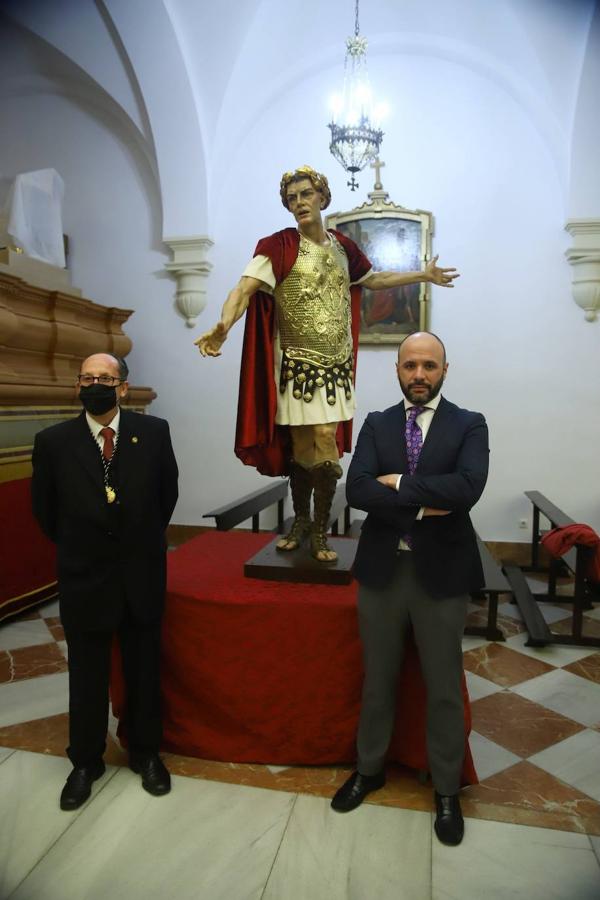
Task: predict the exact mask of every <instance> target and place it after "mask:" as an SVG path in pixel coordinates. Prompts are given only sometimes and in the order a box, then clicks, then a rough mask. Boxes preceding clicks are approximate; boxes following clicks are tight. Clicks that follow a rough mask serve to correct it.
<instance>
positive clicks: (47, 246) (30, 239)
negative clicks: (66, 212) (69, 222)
mask: <svg viewBox="0 0 600 900" xmlns="http://www.w3.org/2000/svg"><path fill="white" fill-rule="evenodd" d="M64 193H65V185H64V182H63V180H62V178H61V177H60V175H59V174H58V172H56V171H55V170H54V169H40V170H38V171H36V172H24V173H23V174H21V175H17V176H16V178H15V180H14V183H13V185H12V186H11V188H10V190H9V192H8V196H7V198H6V201H5V203H4V207H3V209H2V214H1V216H0V220H2V221H3V223H4V225H3V228H1V229H0V245H1V244H11V243H12V244H14V246H15V247H19V248H20V249H21V250H23V252H24V253H26V254H27V256H31V257H33V258H34V259H40V260H42V262H46V263H50V264H51V265H53V266H57V267H58V268H61V269H64V267H65V248H64V242H63V227H62V202H63V197H64ZM7 237H8V240H7V239H6V238H7Z"/></svg>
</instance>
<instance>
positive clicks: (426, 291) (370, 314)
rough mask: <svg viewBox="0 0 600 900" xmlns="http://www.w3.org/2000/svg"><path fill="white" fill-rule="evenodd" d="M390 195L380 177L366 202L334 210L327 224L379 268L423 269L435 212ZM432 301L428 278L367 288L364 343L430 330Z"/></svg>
mask: <svg viewBox="0 0 600 900" xmlns="http://www.w3.org/2000/svg"><path fill="white" fill-rule="evenodd" d="M381 165H382V164H381ZM377 174H378V175H379V171H378V172H377ZM388 196H389V195H388V193H387V191H384V190H383V187H382V185H381V183H380V182H379V181H377V182H376V183H375V189H374V190H373V191H371V192H370V193H369V195H368V197H369V200H368V202H367V203H363V204H362V206H357V207H355V208H354V209H352V210H350V212H336V213H332V214H331V215H329V216H327V217H326V219H325V225H326V227H327V228H335V229H337V230H338V231H341V232H342V233H343V234H345V235H348V237H350V238H352V240H353V241H354V242H355V243H356V244H358V246H359V247H360V249H361V250H362V251H363V253H364V254H365V255H366V256H367V257H368V258H369V259H370V260H371V262H372V263H373V269H374V270H375V271H385V270H389V269H393V270H396V271H400V272H403V271H414V270H421V269H423V268H424V267H425V265H426V264H427V262H429V260H430V259H431V238H432V235H433V226H434V220H433V213H431V212H427V211H426V210H423V209H406V208H405V207H404V206H397V205H396V204H395V203H392V202H391V201H390V200H388ZM430 299H431V291H430V285H429V284H427V283H424V282H422V283H420V284H411V285H406V286H404V287H399V288H391V289H389V290H385V291H370V290H368V289H367V288H363V292H362V299H361V317H360V335H359V341H360V343H361V344H400V343H401V342H402V341H403V340H404V338H405V337H406V336H407V335H408V334H412V333H413V332H414V331H426V330H427V327H428V320H429V315H428V312H429V303H430Z"/></svg>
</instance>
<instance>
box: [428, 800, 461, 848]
mask: <svg viewBox="0 0 600 900" xmlns="http://www.w3.org/2000/svg"><path fill="white" fill-rule="evenodd" d="M435 810H436V817H435V825H434V828H435V833H436V834H437V836H438V840H440V841H441V842H442V844H448V845H449V846H450V847H456V845H457V844H460V842H461V841H462V839H463V835H464V833H465V823H464V820H463V817H462V812H461V809H460V801H459V799H458V794H452V795H451V796H444V795H443V794H438V792H437V791H436V792H435Z"/></svg>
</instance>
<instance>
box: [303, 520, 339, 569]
mask: <svg viewBox="0 0 600 900" xmlns="http://www.w3.org/2000/svg"><path fill="white" fill-rule="evenodd" d="M310 552H311V554H312V555H313V556H314V558H315V559H316V560H318V561H319V562H322V563H333V562H336V560H337V558H338V555H337V553H336V552H335V550H332V549H331V547H330V546H329V544H328V543H327V535H326V534H325V533H324V532H323V531H317V530H316V529H315V528H314V527H313V529H312V531H311V533H310ZM321 553H328V554H331V555H330V556H321V555H320V554H321Z"/></svg>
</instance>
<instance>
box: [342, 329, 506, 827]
mask: <svg viewBox="0 0 600 900" xmlns="http://www.w3.org/2000/svg"><path fill="white" fill-rule="evenodd" d="M396 370H397V375H398V381H399V383H400V388H401V390H402V393H403V395H404V400H403V401H401V402H400V403H398V404H397V405H395V406H392V407H390V408H389V409H386V410H385V411H384V412H373V413H370V414H369V415H368V416H367V418H366V420H365V423H364V425H363V427H362V429H361V432H360V435H359V438H358V441H357V445H356V449H355V451H354V456H353V459H352V462H351V464H350V469H349V472H348V478H347V495H348V502H349V503H350V505H351V506H353V507H355V508H357V509H362V510H365V512H366V513H367V518H366V520H365V522H364V525H363V528H362V532H361V537H360V541H359V545H358V550H357V554H356V560H355V563H354V574H355V576H356V578H357V580H358V582H359V592H358V615H359V627H360V635H361V641H362V645H363V656H364V667H365V678H364V684H363V693H362V704H361V712H360V720H359V726H358V738H357V750H358V765H357V771H356V772H354V773H353V774H352V775H351V776H350V778H349V779H348V780H347V781H346V783H345V784H344V785H342V787H341V788H340V789H339V790H338V792H337V793H336V795H335V797H334V798H333V800H332V806H333V808H334V809H335V810H336V811H338V812H349V811H350V810H352V809H355V808H356V807H357V806H359V805H360V803H362V801H363V800H364V798H365V797H366V796H367V794H369V793H370V792H371V791H374V790H377V789H378V788H380V787H382V786H383V785H384V784H385V769H384V767H385V756H386V753H387V749H388V746H389V743H390V740H391V737H392V732H393V728H394V714H395V708H396V684H397V680H398V673H399V669H400V665H401V662H402V657H403V654H404V644H405V640H406V635H407V632H408V630H409V628H412V632H413V634H414V640H415V644H416V646H417V651H418V654H419V660H420V663H421V669H422V671H423V677H424V679H425V684H426V688H427V755H428V761H429V768H430V771H431V777H432V781H433V786H434V789H435V802H436V819H435V831H436V834H437V837H438V838H439V840H440V841H441V842H442V843H444V844H449V845H456V844H459V843H460V842H461V840H462V838H463V831H464V823H463V818H462V813H461V809H460V802H459V798H458V791H459V788H460V783H461V782H460V779H461V772H462V767H463V762H464V755H465V732H464V709H463V697H462V675H463V664H462V635H463V631H464V625H465V618H466V612H467V603H468V599H469V594H470V592H471V591H476V590H478V589H480V588H481V587H482V586H483V583H484V581H483V570H482V567H481V560H480V557H479V551H478V549H477V540H476V535H475V531H474V530H473V525H472V523H471V519H470V515H469V511H470V510H471V508H472V507H473V506H474V505H475V504H476V503H477V501H478V500H479V498H480V496H481V494H482V492H483V489H484V487H485V483H486V480H487V474H488V462H489V448H488V430H487V425H486V423H485V419H484V417H483V416H482V415H481V413H478V412H470V411H469V410H466V409H461V408H460V407H458V406H456V405H455V404H454V403H451V402H450V401H448V400H446V399H445V398H444V397H442V395H441V393H440V391H441V388H442V385H443V383H444V381H445V379H446V375H447V372H448V363H447V361H446V351H445V348H444V345H443V343H442V341H441V340H440V339H439V338H438V337H437V336H436V335H434V334H429V333H423V332H420V333H416V334H413V335H410V336H409V337H407V338H406V339H405V340H404V341H403V343H402V344H401V346H400V350H399V353H398V361H397V366H396Z"/></svg>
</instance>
